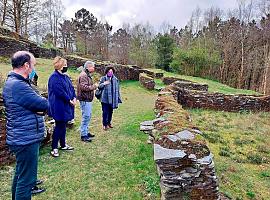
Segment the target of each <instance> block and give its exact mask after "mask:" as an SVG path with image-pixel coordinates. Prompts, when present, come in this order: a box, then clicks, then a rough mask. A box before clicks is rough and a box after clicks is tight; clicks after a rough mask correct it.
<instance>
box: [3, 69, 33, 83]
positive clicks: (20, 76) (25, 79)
mask: <svg viewBox="0 0 270 200" xmlns="http://www.w3.org/2000/svg"><path fill="white" fill-rule="evenodd" d="M8 77H15V78H17V79H19V80H22V81H25V82H27V83H30V80H29V79H28V78H24V77H23V76H22V75H20V74H17V73H15V72H13V71H11V72H9V73H8Z"/></svg>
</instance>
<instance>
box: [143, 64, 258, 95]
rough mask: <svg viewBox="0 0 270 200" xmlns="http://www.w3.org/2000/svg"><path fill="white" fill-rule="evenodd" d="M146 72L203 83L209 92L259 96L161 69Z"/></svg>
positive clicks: (247, 91) (249, 91)
mask: <svg viewBox="0 0 270 200" xmlns="http://www.w3.org/2000/svg"><path fill="white" fill-rule="evenodd" d="M148 70H150V71H153V72H162V73H164V76H169V77H177V78H181V79H185V80H189V81H194V82H197V83H204V84H207V85H208V86H209V92H220V93H224V94H247V95H256V94H259V93H257V92H254V91H251V90H241V89H235V88H232V87H229V86H227V85H224V84H222V83H219V82H217V81H212V80H208V79H204V78H200V77H193V76H185V75H180V74H175V73H171V72H166V71H164V70H161V69H154V68H149V69H148ZM157 83H158V84H160V81H157Z"/></svg>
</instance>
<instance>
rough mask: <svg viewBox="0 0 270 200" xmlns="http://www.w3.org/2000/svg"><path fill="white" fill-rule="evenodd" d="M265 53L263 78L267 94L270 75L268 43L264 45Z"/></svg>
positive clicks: (264, 90) (264, 89) (264, 91)
mask: <svg viewBox="0 0 270 200" xmlns="http://www.w3.org/2000/svg"><path fill="white" fill-rule="evenodd" d="M264 55H265V70H264V79H263V94H264V95H265V94H267V93H268V92H267V85H268V84H267V78H268V76H269V67H270V66H269V65H270V52H269V45H268V43H267V44H266V45H265V46H264Z"/></svg>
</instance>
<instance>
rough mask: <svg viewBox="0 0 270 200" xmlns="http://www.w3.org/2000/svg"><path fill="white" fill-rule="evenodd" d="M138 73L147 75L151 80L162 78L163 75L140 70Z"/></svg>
mask: <svg viewBox="0 0 270 200" xmlns="http://www.w3.org/2000/svg"><path fill="white" fill-rule="evenodd" d="M139 71H140V73H145V74H147V75H148V76H150V77H152V78H162V77H163V76H164V74H163V73H160V72H152V71H150V70H148V69H140V70H139Z"/></svg>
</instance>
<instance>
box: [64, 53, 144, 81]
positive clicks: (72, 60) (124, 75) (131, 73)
mask: <svg viewBox="0 0 270 200" xmlns="http://www.w3.org/2000/svg"><path fill="white" fill-rule="evenodd" d="M65 58H66V59H67V62H68V66H70V67H75V68H79V67H81V66H83V65H84V63H85V62H86V61H87V60H89V59H86V58H82V57H78V56H76V57H75V56H65ZM95 63H96V64H95V70H96V72H97V73H99V74H101V75H104V73H105V68H106V66H108V65H109V64H111V63H110V62H100V61H96V62H95ZM112 65H113V66H114V67H115V70H116V72H115V75H116V76H117V78H118V79H119V80H136V81H138V80H139V74H140V71H139V70H140V68H139V67H137V66H129V65H119V64H112Z"/></svg>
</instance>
